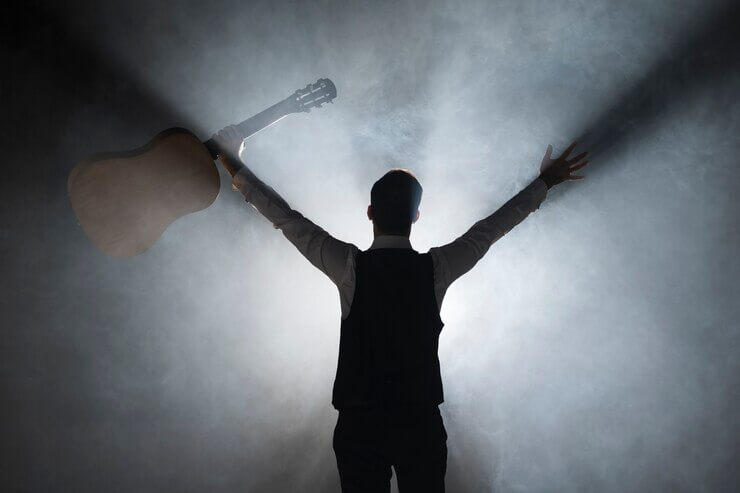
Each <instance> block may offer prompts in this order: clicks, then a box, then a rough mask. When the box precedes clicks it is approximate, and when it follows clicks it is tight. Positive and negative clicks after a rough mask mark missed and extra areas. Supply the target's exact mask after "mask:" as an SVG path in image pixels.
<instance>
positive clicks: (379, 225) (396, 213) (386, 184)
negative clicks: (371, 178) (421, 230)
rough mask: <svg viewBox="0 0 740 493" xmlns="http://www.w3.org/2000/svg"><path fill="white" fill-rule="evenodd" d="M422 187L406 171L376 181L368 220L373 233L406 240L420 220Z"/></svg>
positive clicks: (400, 170) (399, 171) (372, 191)
mask: <svg viewBox="0 0 740 493" xmlns="http://www.w3.org/2000/svg"><path fill="white" fill-rule="evenodd" d="M421 192H422V188H421V184H419V181H418V180H417V179H416V177H415V176H414V175H413V174H412V173H411V172H410V171H408V170H405V169H401V168H395V169H392V170H390V171H389V172H388V173H386V174H385V175H383V176H382V178H380V180H378V181H376V182H375V184H374V185H373V188H372V190H371V191H370V205H369V206H368V208H367V217H368V218H369V219H370V220H371V221H373V224H374V225H375V233H376V235H377V234H386V235H401V236H408V235H409V234H410V233H411V223H413V222H415V221H416V220H417V219H419V203H420V202H421Z"/></svg>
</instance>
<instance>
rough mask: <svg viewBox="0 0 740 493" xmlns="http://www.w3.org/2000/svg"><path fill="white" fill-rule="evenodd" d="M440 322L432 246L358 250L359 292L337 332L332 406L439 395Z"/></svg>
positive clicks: (438, 399) (419, 400)
mask: <svg viewBox="0 0 740 493" xmlns="http://www.w3.org/2000/svg"><path fill="white" fill-rule="evenodd" d="M443 325H444V324H443V323H442V320H441V319H440V317H439V310H438V309H437V301H436V298H435V294H434V268H433V265H432V258H431V256H430V255H429V254H428V253H425V254H420V253H418V252H416V251H414V250H411V249H404V248H377V249H373V250H367V251H365V252H358V253H357V257H356V260H355V293H354V297H353V299H352V306H351V308H350V312H349V315H348V316H347V318H345V319H344V320H342V327H341V335H340V339H339V363H338V365H337V376H336V379H335V381H334V391H333V393H332V404H333V405H334V407H335V408H336V409H345V408H349V407H368V406H373V407H376V406H381V407H394V406H402V405H404V404H422V405H424V404H429V405H437V404H440V403H442V401H443V400H444V396H443V393H442V378H441V376H440V372H439V358H438V357H437V346H438V341H439V333H440V331H441V330H442V326H443Z"/></svg>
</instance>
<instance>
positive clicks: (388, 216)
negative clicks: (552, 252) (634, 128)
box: [214, 127, 588, 493]
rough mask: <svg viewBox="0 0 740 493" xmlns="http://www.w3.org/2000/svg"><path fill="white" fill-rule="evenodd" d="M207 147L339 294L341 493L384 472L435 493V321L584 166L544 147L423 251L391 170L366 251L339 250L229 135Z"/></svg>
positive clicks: (438, 398)
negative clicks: (527, 172)
mask: <svg viewBox="0 0 740 493" xmlns="http://www.w3.org/2000/svg"><path fill="white" fill-rule="evenodd" d="M214 139H215V140H216V142H217V143H218V145H219V146H220V148H221V149H222V150H223V152H222V154H221V162H222V164H223V165H224V167H225V168H226V170H227V171H228V172H229V173H230V174H231V175H232V176H233V186H234V189H235V190H240V191H241V192H242V193H243V194H244V197H245V198H246V200H247V202H249V203H251V204H252V205H253V206H254V207H255V208H256V209H257V210H258V211H259V212H260V213H261V214H262V215H264V216H265V217H266V218H267V219H268V220H270V221H271V222H272V224H273V225H274V226H275V228H277V229H280V230H281V231H282V232H283V234H284V235H285V237H286V238H287V239H288V240H289V241H290V242H291V243H293V244H294V245H295V246H296V248H297V249H298V251H300V252H301V254H303V255H304V256H305V257H306V258H307V259H308V261H309V262H311V263H312V264H313V265H314V266H316V267H317V268H318V269H320V270H321V271H322V272H324V273H325V274H326V275H327V276H328V277H329V278H330V279H331V280H332V281H333V282H334V284H335V285H336V286H337V288H338V289H339V294H340V300H341V312H342V322H341V332H340V340H339V361H338V364H337V373H336V379H335V381H334V389H333V393H332V404H333V406H334V407H335V408H336V409H337V410H338V411H339V416H338V419H337V425H336V428H335V430H334V440H333V447H334V452H335V455H336V460H337V467H338V470H339V478H340V482H341V485H342V491H343V492H344V493H355V492H373V493H375V492H385V493H387V492H389V491H390V480H391V477H392V470H391V467H393V468H394V469H395V471H396V475H397V481H398V488H399V491H400V492H403V493H408V492H424V493H435V492H443V491H444V488H445V486H444V477H445V472H446V467H447V432H446V430H445V427H444V424H443V422H442V418H441V416H440V413H439V404H441V403H442V402H443V400H444V396H443V391H442V380H441V377H440V370H439V359H438V357H437V344H438V340H439V334H440V331H441V330H442V326H443V325H444V324H443V322H442V320H441V319H440V316H439V311H440V307H441V305H442V299H443V298H444V294H445V292H446V291H447V288H448V287H449V286H450V284H452V282H454V281H455V280H456V279H457V278H459V277H460V276H462V275H463V274H465V273H466V272H467V271H469V270H470V269H471V268H472V267H473V266H474V265H475V264H476V262H478V260H480V258H481V257H483V255H484V254H485V253H486V252H487V251H488V248H489V247H490V246H491V244H493V243H494V242H495V241H496V240H498V239H499V238H501V237H502V236H503V235H505V234H506V233H507V232H508V231H510V230H511V229H512V228H513V227H514V226H516V225H517V224H518V223H520V222H521V221H522V220H524V218H525V217H527V216H528V215H529V213H530V212H532V211H534V210H536V209H537V208H539V206H540V204H541V203H542V201H543V200H544V199H545V197H546V195H547V190H548V189H550V188H552V187H553V186H555V185H557V184H559V183H562V182H564V181H568V180H580V179H583V176H576V175H572V174H571V173H572V172H573V171H575V170H578V169H580V168H583V167H584V166H586V165H587V164H588V161H586V160H585V158H586V156H587V153H585V152H584V153H581V154H579V155H577V156H575V157H574V158H572V159H568V156H569V155H570V153H571V152H572V151H573V149H574V148H575V146H576V143H575V142H574V143H572V144H571V145H570V146H569V147H568V148H567V149H566V150H565V151H564V152H563V153H562V154H561V155H560V156H559V157H558V158H557V159H551V154H552V146H547V151H546V152H545V156H544V158H543V160H542V164H541V166H540V176H539V177H538V178H537V179H535V180H534V181H532V183H531V184H530V185H529V186H527V187H526V188H525V189H524V190H522V191H521V192H519V193H518V194H517V195H516V196H514V197H513V198H512V199H511V200H509V201H508V202H506V204H504V205H503V206H502V207H501V208H500V209H498V210H497V211H496V212H494V213H493V214H491V215H490V216H488V217H486V218H484V219H482V220H480V221H478V222H477V223H475V224H474V225H473V226H472V227H471V228H470V229H469V230H468V231H467V232H466V233H465V234H463V235H462V236H461V237H459V238H458V239H456V240H455V241H453V242H452V243H449V244H447V245H444V246H441V247H435V248H431V249H430V250H429V251H428V252H427V253H423V254H422V253H419V252H417V251H416V250H414V249H413V248H412V246H411V243H410V242H409V235H410V233H411V225H412V224H413V223H414V222H416V220H417V219H419V210H418V208H419V204H420V202H421V195H422V187H421V185H420V184H419V182H418V181H417V179H416V178H415V177H414V175H413V174H412V173H411V172H410V171H408V170H405V169H392V170H390V171H388V172H387V173H386V174H385V175H384V176H383V177H381V178H380V179H379V180H378V181H377V182H376V183H375V184H374V185H373V187H372V190H371V192H370V205H369V206H368V208H367V217H368V219H370V220H371V221H372V222H373V233H374V237H375V238H374V240H373V243H372V245H371V246H370V248H369V249H367V250H364V251H362V250H360V249H359V248H357V247H356V246H355V245H353V244H351V243H345V242H343V241H340V240H338V239H336V238H334V237H332V236H331V235H329V234H328V233H327V232H326V231H324V230H323V229H321V228H320V227H319V226H317V225H315V224H314V223H312V222H311V221H309V220H308V219H306V218H305V217H303V216H302V215H301V214H300V213H299V212H297V211H295V210H293V209H291V208H290V206H289V205H288V204H287V202H285V200H283V198H282V197H280V195H278V194H277V193H276V192H275V191H274V190H273V189H272V188H270V187H269V186H267V185H266V184H265V183H263V182H262V181H261V180H259V178H257V177H256V176H255V175H254V173H252V172H251V170H250V169H249V168H248V167H246V166H244V165H243V163H241V161H240V160H239V159H238V158H237V157H236V156H238V154H239V150H240V146H241V144H242V143H243V138H242V136H241V135H240V133H239V131H238V130H237V129H236V128H235V127H227V128H225V129H224V130H222V131H221V132H219V133H218V134H217V135H215V136H214Z"/></svg>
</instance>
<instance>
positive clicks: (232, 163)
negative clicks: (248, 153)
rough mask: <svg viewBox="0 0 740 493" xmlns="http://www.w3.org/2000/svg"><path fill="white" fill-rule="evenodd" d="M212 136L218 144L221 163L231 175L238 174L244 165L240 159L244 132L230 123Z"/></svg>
mask: <svg viewBox="0 0 740 493" xmlns="http://www.w3.org/2000/svg"><path fill="white" fill-rule="evenodd" d="M211 138H212V139H213V140H214V141H216V144H217V145H218V149H219V155H218V159H219V160H220V161H221V164H223V166H224V168H226V171H228V172H229V174H230V175H231V176H234V175H236V174H237V173H238V172H239V170H240V169H241V168H242V166H243V165H242V164H241V162H240V160H239V151H240V150H241V147H242V144H243V143H244V137H243V136H242V133H241V132H240V131H239V129H238V128H237V127H236V126H235V125H229V126H228V127H225V128H223V129H221V130H220V131H219V132H218V133H217V134H214V135H213V137H211ZM234 189H235V188H234Z"/></svg>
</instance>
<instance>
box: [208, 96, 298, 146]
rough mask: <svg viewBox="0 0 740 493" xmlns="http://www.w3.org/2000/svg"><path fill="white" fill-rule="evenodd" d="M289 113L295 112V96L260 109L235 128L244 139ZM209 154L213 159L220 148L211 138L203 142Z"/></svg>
mask: <svg viewBox="0 0 740 493" xmlns="http://www.w3.org/2000/svg"><path fill="white" fill-rule="evenodd" d="M291 113H296V110H295V98H294V97H293V96H289V97H287V98H285V99H283V100H282V101H280V102H279V103H276V104H273V105H272V106H270V107H269V108H267V109H266V110H264V111H261V112H259V113H257V114H256V115H254V116H253V117H251V118H248V119H246V120H244V121H243V122H241V123H239V124H238V125H237V128H238V129H239V131H240V132H241V134H242V136H243V137H244V138H245V139H246V138H249V137H251V136H252V135H254V134H256V133H257V132H259V131H260V130H262V129H263V128H266V127H269V126H270V125H272V124H273V123H275V122H276V121H278V120H281V119H282V118H285V117H286V116H288V115H289V114H291ZM203 144H204V145H205V146H206V149H208V152H209V153H210V154H211V157H212V158H213V159H214V160H215V159H217V158H218V156H219V154H220V149H219V148H218V145H217V144H216V142H215V141H214V140H213V139H208V140H207V141H205V142H203Z"/></svg>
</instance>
